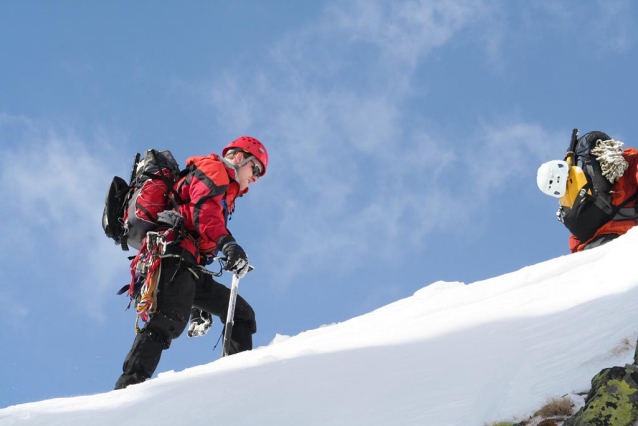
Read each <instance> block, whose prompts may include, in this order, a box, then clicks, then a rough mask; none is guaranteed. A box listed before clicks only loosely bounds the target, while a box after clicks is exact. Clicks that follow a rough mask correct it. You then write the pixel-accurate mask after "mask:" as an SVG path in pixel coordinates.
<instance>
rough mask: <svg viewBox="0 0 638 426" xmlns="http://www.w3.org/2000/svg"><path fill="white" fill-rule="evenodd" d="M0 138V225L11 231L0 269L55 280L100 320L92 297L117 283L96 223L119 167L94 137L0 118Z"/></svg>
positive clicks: (97, 300)
mask: <svg viewBox="0 0 638 426" xmlns="http://www.w3.org/2000/svg"><path fill="white" fill-rule="evenodd" d="M0 137H1V138H2V140H3V146H2V149H1V150H0V165H1V167H2V168H1V172H0V186H1V187H2V191H3V198H4V199H5V200H11V203H10V205H11V207H10V208H5V209H2V210H0V221H1V222H2V223H6V224H10V225H11V226H10V227H9V228H8V230H7V232H6V233H5V238H3V240H2V245H3V253H6V254H7V255H5V257H3V258H2V259H0V262H2V263H5V262H16V259H26V260H25V261H26V263H29V262H34V261H35V262H37V263H38V265H39V266H40V267H41V268H43V267H46V268H47V270H48V271H49V272H48V273H49V275H51V276H52V277H53V276H58V277H60V278H61V282H64V283H65V286H66V290H67V292H68V294H69V295H70V297H72V298H74V299H75V300H76V302H77V305H78V306H79V307H82V306H86V308H87V309H88V312H87V313H89V314H91V315H94V316H96V317H100V316H101V309H100V306H101V305H102V298H101V297H100V296H102V295H104V293H105V292H106V291H109V292H111V291H113V288H114V287H115V286H116V283H117V282H119V280H115V279H114V277H115V273H114V272H115V270H114V268H113V265H116V264H117V261H116V259H117V255H118V253H117V251H116V250H115V249H114V248H113V247H109V243H108V241H107V239H106V238H104V236H103V233H102V230H101V228H100V218H101V215H102V209H103V205H104V196H105V195H106V190H107V186H108V183H109V182H110V178H111V177H112V173H113V170H117V169H116V167H117V166H118V160H121V159H118V158H117V156H116V155H114V153H113V152H110V151H109V141H108V137H107V136H105V134H104V133H103V132H101V131H97V132H95V134H94V135H93V136H91V137H89V138H82V137H80V136H78V135H77V134H75V133H74V131H73V130H72V129H63V130H62V129H58V128H56V127H54V126H51V125H49V124H47V123H42V122H38V121H36V120H30V119H28V118H24V117H13V116H9V115H7V114H3V115H1V116H0ZM7 207H8V206H7ZM9 253H10V255H9ZM119 260H120V262H119V264H122V262H121V260H122V259H121V256H120V259H119ZM6 266H7V267H8V263H7V265H6ZM13 266H15V265H13ZM88 300H90V301H91V303H87V301H88ZM80 309H82V308H80Z"/></svg>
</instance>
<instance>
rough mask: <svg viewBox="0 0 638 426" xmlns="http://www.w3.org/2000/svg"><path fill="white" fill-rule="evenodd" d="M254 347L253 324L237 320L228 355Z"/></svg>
mask: <svg viewBox="0 0 638 426" xmlns="http://www.w3.org/2000/svg"><path fill="white" fill-rule="evenodd" d="M252 348H253V332H252V330H251V325H250V323H249V322H246V321H237V322H235V324H234V325H233V332H232V334H231V336H230V346H229V348H228V355H233V354H236V353H239V352H244V351H249V350H251V349H252Z"/></svg>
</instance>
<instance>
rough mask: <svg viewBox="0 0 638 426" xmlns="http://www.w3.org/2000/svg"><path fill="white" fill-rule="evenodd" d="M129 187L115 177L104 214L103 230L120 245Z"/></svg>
mask: <svg viewBox="0 0 638 426" xmlns="http://www.w3.org/2000/svg"><path fill="white" fill-rule="evenodd" d="M129 189H130V188H129V185H128V183H126V181H125V180H124V179H122V178H121V177H119V176H114V177H113V181H112V182H111V185H110V186H109V190H108V192H107V193H106V200H105V201H104V213H103V214H102V228H103V229H104V233H105V234H106V236H107V237H109V238H112V239H113V240H115V242H116V243H118V244H119V243H120V242H121V241H120V240H121V237H122V232H123V223H122V218H123V217H124V210H125V208H126V198H127V194H128V192H129Z"/></svg>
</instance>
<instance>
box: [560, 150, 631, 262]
mask: <svg viewBox="0 0 638 426" xmlns="http://www.w3.org/2000/svg"><path fill="white" fill-rule="evenodd" d="M623 156H624V157H625V160H627V162H628V163H629V167H628V168H627V170H626V171H625V174H623V175H622V177H621V178H620V179H618V181H617V182H616V183H615V184H614V185H613V186H612V187H611V190H612V204H613V205H615V206H617V205H620V204H621V203H622V202H623V201H625V200H626V199H627V198H628V197H631V196H632V195H634V194H635V193H636V191H638V151H636V150H635V149H634V148H627V149H625V151H624V152H623ZM634 204H635V203H634V202H631V203H629V204H628V205H627V207H632V206H633V205H634ZM634 226H636V220H635V219H633V220H612V221H609V222H607V223H606V224H604V225H603V226H601V227H600V228H599V229H598V231H597V232H596V234H594V236H593V237H591V238H590V239H589V240H587V241H584V242H583V241H580V240H579V239H578V238H576V237H574V236H573V235H572V236H570V237H569V249H570V250H571V251H572V253H576V252H577V251H582V250H584V249H585V246H586V245H587V244H588V243H590V242H591V241H592V240H594V239H595V238H596V237H598V236H600V235H605V234H617V235H623V234H624V233H626V232H627V231H628V230H630V229H631V228H633V227H634Z"/></svg>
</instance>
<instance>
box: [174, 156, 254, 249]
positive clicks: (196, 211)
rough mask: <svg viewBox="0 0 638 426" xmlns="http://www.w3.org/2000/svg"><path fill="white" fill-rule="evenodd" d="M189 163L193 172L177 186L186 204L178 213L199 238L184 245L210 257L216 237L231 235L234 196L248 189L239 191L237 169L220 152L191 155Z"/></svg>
mask: <svg viewBox="0 0 638 426" xmlns="http://www.w3.org/2000/svg"><path fill="white" fill-rule="evenodd" d="M186 166H187V167H190V168H191V171H190V173H189V174H188V175H187V176H186V177H184V178H182V179H181V180H180V181H179V182H177V184H176V185H175V189H176V191H177V193H178V194H179V196H180V197H181V199H182V200H183V201H185V204H183V205H180V206H179V212H180V214H181V215H182V216H184V218H185V224H184V225H185V227H186V229H187V230H188V231H189V233H190V234H191V235H192V236H193V237H194V238H195V240H196V241H197V245H198V246H199V251H198V247H197V246H196V245H195V244H193V242H192V241H190V240H188V239H185V240H184V242H183V243H182V245H183V246H184V247H185V248H186V249H187V250H188V251H189V252H191V253H192V254H193V256H195V258H196V259H197V261H199V256H200V255H204V256H210V255H212V254H214V253H215V251H216V250H217V240H218V239H219V237H221V236H223V235H229V234H230V232H229V231H228V229H227V228H226V222H227V219H228V215H229V214H230V213H232V211H233V210H234V208H235V199H236V198H237V197H238V196H239V197H241V196H242V195H244V194H245V193H246V192H248V188H246V189H245V190H244V191H242V192H241V193H240V192H239V184H238V183H237V181H235V170H234V169H232V168H230V167H227V166H226V165H225V164H224V163H223V162H222V161H221V159H220V158H219V156H218V155H217V154H210V155H207V156H200V157H190V158H189V159H188V160H186Z"/></svg>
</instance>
